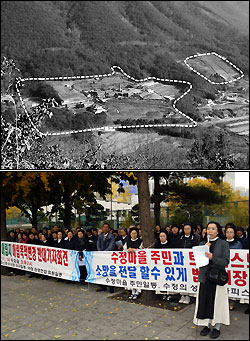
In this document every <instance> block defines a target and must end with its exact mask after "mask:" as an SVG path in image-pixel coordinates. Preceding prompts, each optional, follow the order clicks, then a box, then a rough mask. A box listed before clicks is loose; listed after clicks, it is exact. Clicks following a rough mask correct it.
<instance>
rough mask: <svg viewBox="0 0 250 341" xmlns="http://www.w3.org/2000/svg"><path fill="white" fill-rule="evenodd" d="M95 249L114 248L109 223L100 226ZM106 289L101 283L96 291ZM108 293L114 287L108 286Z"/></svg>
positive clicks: (111, 249) (112, 290) (108, 249)
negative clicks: (100, 229)
mask: <svg viewBox="0 0 250 341" xmlns="http://www.w3.org/2000/svg"><path fill="white" fill-rule="evenodd" d="M97 250H98V251H114V250H115V237H114V235H113V234H112V233H110V225H109V224H108V223H104V224H103V227H102V233H100V235H99V236H98V239H97ZM105 290H107V286H106V285H101V286H100V288H98V289H96V291H97V292H99V291H105ZM109 292H110V293H113V292H114V287H110V289H109Z"/></svg>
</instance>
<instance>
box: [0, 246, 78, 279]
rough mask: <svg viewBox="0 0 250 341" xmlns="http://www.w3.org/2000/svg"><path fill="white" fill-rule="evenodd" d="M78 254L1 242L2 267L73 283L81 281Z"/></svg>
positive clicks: (44, 247)
mask: <svg viewBox="0 0 250 341" xmlns="http://www.w3.org/2000/svg"><path fill="white" fill-rule="evenodd" d="M78 254H79V252H78V251H75V250H65V249H59V248H53V247H50V246H42V245H32V244H23V243H11V242H5V241H2V242H1V265H4V266H8V267H12V268H16V269H21V270H24V271H30V272H35V273H37V274H41V275H47V276H51V277H57V278H61V279H67V280H71V281H79V280H80V271H79V265H78V258H79V257H78Z"/></svg>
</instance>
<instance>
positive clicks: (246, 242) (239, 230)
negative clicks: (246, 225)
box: [236, 226, 249, 249]
mask: <svg viewBox="0 0 250 341" xmlns="http://www.w3.org/2000/svg"><path fill="white" fill-rule="evenodd" d="M236 234H237V236H238V238H239V241H240V242H241V244H242V248H243V249H249V239H248V238H246V237H245V236H246V233H245V230H244V229H243V227H240V226H238V227H237V229H236Z"/></svg>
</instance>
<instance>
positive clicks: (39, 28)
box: [1, 1, 249, 87]
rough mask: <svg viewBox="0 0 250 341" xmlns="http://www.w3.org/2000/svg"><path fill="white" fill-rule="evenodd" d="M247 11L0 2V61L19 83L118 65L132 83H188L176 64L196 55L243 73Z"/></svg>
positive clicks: (242, 5)
mask: <svg viewBox="0 0 250 341" xmlns="http://www.w3.org/2000/svg"><path fill="white" fill-rule="evenodd" d="M246 3H248V2H246V1H2V3H1V54H2V56H3V55H5V56H7V57H11V58H14V59H15V61H16V62H17V65H18V66H19V67H20V69H21V71H22V74H23V75H24V76H31V75H32V76H61V75H68V76H71V75H77V74H92V73H102V72H103V73H104V72H107V71H109V70H110V66H111V65H113V64H118V65H120V66H121V67H122V68H124V69H125V71H127V72H128V73H130V74H132V75H134V76H136V77H143V76H147V75H162V76H163V77H166V76H169V77H179V78H180V77H181V78H186V77H189V78H190V71H189V70H187V69H186V68H184V67H183V66H182V65H181V64H180V63H178V62H177V61H180V60H183V59H184V58H185V57H186V56H188V55H190V54H194V53H196V52H197V51H198V52H209V51H216V52H217V53H219V54H222V55H225V56H226V57H227V58H229V59H230V60H231V61H232V62H234V63H235V64H237V65H238V66H239V67H240V68H242V69H243V70H244V71H245V72H246V73H248V57H249V54H248V50H249V48H248V46H249V43H248V41H249V38H248V33H247V27H248V12H247V11H246V6H247V5H246ZM192 77H193V81H194V82H202V80H201V79H199V77H195V76H194V75H192ZM198 79H199V80H198ZM206 87H208V85H207V84H206Z"/></svg>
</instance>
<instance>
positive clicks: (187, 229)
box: [178, 223, 200, 304]
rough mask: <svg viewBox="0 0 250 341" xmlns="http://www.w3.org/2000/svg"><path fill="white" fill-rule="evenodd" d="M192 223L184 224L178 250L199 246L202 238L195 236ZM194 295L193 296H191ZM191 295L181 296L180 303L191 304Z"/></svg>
mask: <svg viewBox="0 0 250 341" xmlns="http://www.w3.org/2000/svg"><path fill="white" fill-rule="evenodd" d="M193 227H194V226H193V224H192V223H184V224H183V230H182V232H181V235H180V238H179V240H178V248H180V249H192V247H193V246H198V245H199V240H200V236H199V238H198V235H197V234H195V229H194V228H193ZM191 295H192V294H191ZM191 295H183V294H181V298H180V300H179V303H184V304H189V303H190V296H191Z"/></svg>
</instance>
